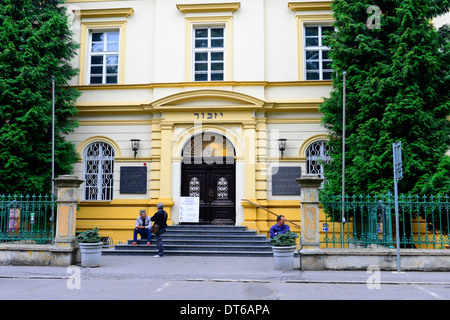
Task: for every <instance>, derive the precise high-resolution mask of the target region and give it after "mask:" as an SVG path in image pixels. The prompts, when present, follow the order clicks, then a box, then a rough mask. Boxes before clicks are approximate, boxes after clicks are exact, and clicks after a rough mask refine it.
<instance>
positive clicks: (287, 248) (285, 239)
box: [270, 231, 298, 271]
mask: <svg viewBox="0 0 450 320" xmlns="http://www.w3.org/2000/svg"><path fill="white" fill-rule="evenodd" d="M297 238H298V235H297V234H296V233H294V232H291V231H288V232H286V233H280V234H278V235H276V236H275V237H273V238H272V240H270V244H271V245H272V251H273V262H274V268H275V270H281V271H289V270H293V269H294V253H295V250H296V249H297V247H296V245H295V239H297Z"/></svg>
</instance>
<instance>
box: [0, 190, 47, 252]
mask: <svg viewBox="0 0 450 320" xmlns="http://www.w3.org/2000/svg"><path fill="white" fill-rule="evenodd" d="M53 213H54V215H55V216H56V206H55V201H54V199H53V197H52V196H48V195H45V196H42V195H39V196H36V195H33V196H29V195H26V196H23V195H20V196H18V195H14V196H11V195H8V196H5V195H0V243H36V244H45V243H49V242H52V240H53V237H54V223H52V215H53Z"/></svg>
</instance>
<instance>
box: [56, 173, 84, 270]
mask: <svg viewBox="0 0 450 320" xmlns="http://www.w3.org/2000/svg"><path fill="white" fill-rule="evenodd" d="M54 181H55V185H56V188H57V200H56V203H57V218H56V236H55V246H54V248H53V249H52V250H51V251H52V253H53V255H54V258H53V259H54V262H53V265H58V266H69V265H72V264H75V263H76V256H77V253H78V244H77V241H76V237H75V229H76V213H77V203H78V199H77V198H78V197H77V190H78V188H79V187H80V185H81V184H82V183H83V182H84V180H80V179H78V177H76V176H72V175H63V176H59V177H58V178H56V179H54Z"/></svg>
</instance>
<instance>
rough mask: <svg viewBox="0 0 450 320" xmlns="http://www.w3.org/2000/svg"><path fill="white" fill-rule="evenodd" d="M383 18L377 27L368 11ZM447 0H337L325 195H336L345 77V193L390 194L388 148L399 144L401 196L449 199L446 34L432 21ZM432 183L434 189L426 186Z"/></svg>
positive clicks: (326, 110)
mask: <svg viewBox="0 0 450 320" xmlns="http://www.w3.org/2000/svg"><path fill="white" fill-rule="evenodd" d="M371 5H372V6H373V5H375V6H377V8H379V9H380V10H381V14H380V16H379V22H380V24H379V25H378V26H377V25H374V24H372V22H373V21H371V19H370V18H371V17H372V16H371V14H373V13H374V11H371V9H369V10H368V8H369V6H371ZM449 8H450V1H448V0H401V1H400V0H335V1H333V2H332V10H333V12H334V20H335V22H334V26H335V28H336V32H335V33H333V34H331V35H329V36H328V37H327V44H328V46H329V47H330V48H331V51H330V56H331V58H332V59H333V63H332V64H333V69H334V71H336V74H335V75H333V90H332V92H331V94H330V97H329V98H328V99H325V101H324V103H323V104H322V105H321V107H320V111H321V112H323V114H324V116H323V119H322V122H323V124H324V126H325V127H326V128H327V129H328V130H329V134H330V142H329V144H330V146H331V147H332V152H331V154H330V155H331V158H332V159H333V160H332V161H331V162H330V163H329V164H327V165H325V177H326V179H327V183H326V184H325V186H324V188H323V190H322V195H331V194H334V195H339V194H341V183H342V170H341V166H342V129H343V127H342V119H343V116H342V113H343V112H342V111H343V102H342V101H343V99H342V97H343V76H342V75H343V71H346V72H347V76H346V119H347V121H346V130H345V131H346V144H345V145H346V153H345V169H346V170H345V190H346V193H347V194H350V195H351V194H357V195H359V194H364V195H366V194H374V193H386V192H387V191H392V190H393V183H394V180H393V164H392V162H393V156H392V144H393V143H394V142H396V141H399V140H400V141H402V151H403V179H402V180H400V182H399V192H402V193H409V192H414V193H421V192H432V193H434V194H436V193H440V192H441V193H442V192H444V193H445V192H448V191H450V161H449V156H448V155H446V152H447V151H448V150H449V147H450V124H449V123H450V121H449V120H448V116H449V114H450V102H449V97H450V95H449V92H450V90H449V87H450V86H449V84H450V81H449V80H450V77H449V67H450V63H449V62H450V60H449V49H450V46H449V39H450V38H449V32H448V30H449V29H448V27H446V26H444V27H442V28H441V29H440V30H439V31H438V30H436V28H435V27H434V26H433V25H432V23H431V19H432V18H433V17H436V16H437V15H440V14H443V13H445V12H448V11H449ZM433 179H434V184H433V183H432V182H431V181H432V180H433Z"/></svg>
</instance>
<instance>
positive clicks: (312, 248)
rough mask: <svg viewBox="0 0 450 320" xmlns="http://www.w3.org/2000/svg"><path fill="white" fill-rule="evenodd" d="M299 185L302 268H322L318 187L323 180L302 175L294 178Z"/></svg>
mask: <svg viewBox="0 0 450 320" xmlns="http://www.w3.org/2000/svg"><path fill="white" fill-rule="evenodd" d="M296 181H297V183H298V185H299V187H300V221H301V230H302V233H301V234H302V237H301V248H302V249H301V250H300V252H299V253H300V268H301V269H302V270H322V269H323V268H324V265H323V251H322V250H321V249H320V233H319V232H320V229H319V228H320V224H319V204H320V202H319V187H320V185H321V183H322V181H323V179H322V178H320V177H319V176H304V177H302V178H298V179H296Z"/></svg>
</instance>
